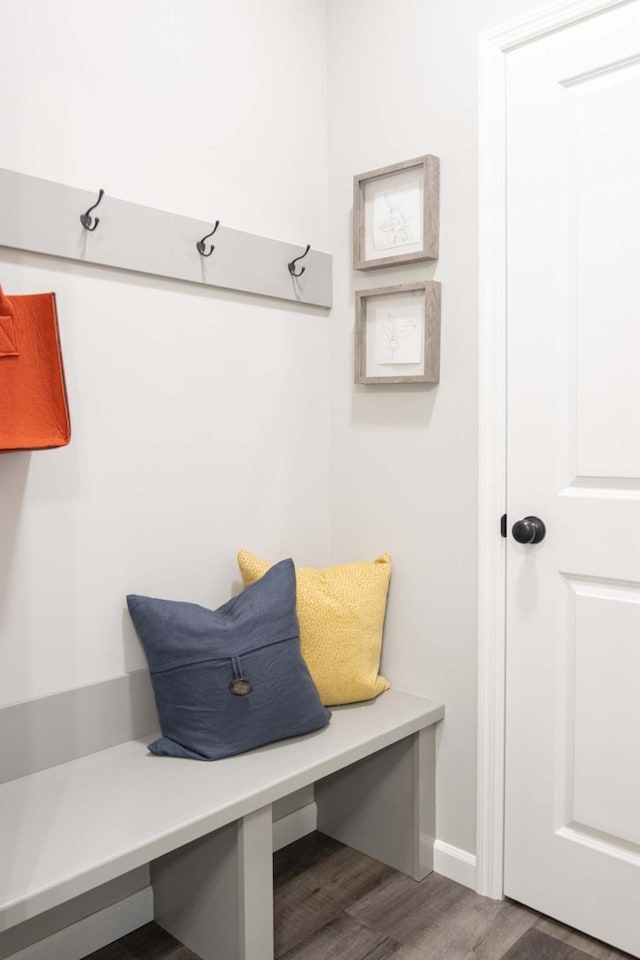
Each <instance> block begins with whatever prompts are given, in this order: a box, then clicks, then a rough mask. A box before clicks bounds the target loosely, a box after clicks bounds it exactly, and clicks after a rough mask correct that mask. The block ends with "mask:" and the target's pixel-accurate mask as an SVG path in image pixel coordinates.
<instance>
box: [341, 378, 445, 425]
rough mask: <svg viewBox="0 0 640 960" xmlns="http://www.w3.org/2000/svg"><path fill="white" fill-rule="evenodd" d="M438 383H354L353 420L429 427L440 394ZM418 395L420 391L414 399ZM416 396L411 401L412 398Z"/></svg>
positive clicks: (367, 422)
mask: <svg viewBox="0 0 640 960" xmlns="http://www.w3.org/2000/svg"><path fill="white" fill-rule="evenodd" d="M438 386H439V384H437V383H384V384H376V383H373V384H367V385H363V386H360V385H354V387H353V391H354V392H353V400H352V408H351V411H352V422H353V423H355V424H361V425H368V424H371V425H374V426H376V427H385V426H387V427H395V426H417V427H427V426H428V425H429V422H430V420H431V415H432V413H433V408H434V405H435V403H436V400H437V397H438ZM415 394H420V395H421V398H422V399H420V400H419V402H415ZM411 395H414V396H413V399H411V400H409V397H410V396H411Z"/></svg>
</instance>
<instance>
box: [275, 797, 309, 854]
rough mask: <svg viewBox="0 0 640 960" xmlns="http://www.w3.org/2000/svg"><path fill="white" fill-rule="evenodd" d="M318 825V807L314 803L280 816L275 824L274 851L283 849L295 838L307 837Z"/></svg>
mask: <svg viewBox="0 0 640 960" xmlns="http://www.w3.org/2000/svg"><path fill="white" fill-rule="evenodd" d="M317 826H318V807H317V806H316V804H315V802H314V803H307V804H305V806H304V807H300V809H299V810H294V811H293V813H288V814H287V815H286V816H285V817H280V819H279V820H275V821H274V824H273V852H274V853H275V852H276V850H281V849H282V848H283V847H286V846H288V844H290V843H293V841H294V840H299V839H300V838H301V837H306V835H307V834H308V833H313V831H314V830H315V829H317Z"/></svg>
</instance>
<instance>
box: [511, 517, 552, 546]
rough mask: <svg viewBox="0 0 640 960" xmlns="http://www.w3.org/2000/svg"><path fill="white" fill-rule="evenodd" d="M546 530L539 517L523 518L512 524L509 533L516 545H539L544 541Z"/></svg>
mask: <svg viewBox="0 0 640 960" xmlns="http://www.w3.org/2000/svg"><path fill="white" fill-rule="evenodd" d="M546 532H547V529H546V527H545V525H544V523H543V522H542V520H541V519H540V517H525V518H524V520H518V522H517V523H514V525H513V528H512V530H511V533H512V534H513V539H514V540H517V541H518V543H540V541H541V540H544V538H545V534H546Z"/></svg>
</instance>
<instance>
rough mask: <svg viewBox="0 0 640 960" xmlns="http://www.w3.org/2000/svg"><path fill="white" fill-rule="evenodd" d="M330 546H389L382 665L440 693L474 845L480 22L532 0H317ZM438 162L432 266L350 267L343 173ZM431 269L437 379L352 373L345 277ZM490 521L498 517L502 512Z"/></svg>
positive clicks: (347, 186)
mask: <svg viewBox="0 0 640 960" xmlns="http://www.w3.org/2000/svg"><path fill="white" fill-rule="evenodd" d="M328 3H329V67H330V69H329V174H330V177H329V191H330V192H329V195H330V216H331V220H330V226H331V250H332V253H333V254H334V258H335V260H334V266H335V283H334V295H335V308H334V311H333V315H332V322H331V371H332V382H331V389H332V396H331V441H332V455H331V552H332V557H333V559H334V560H336V561H337V560H341V561H346V560H349V559H356V558H360V557H372V558H373V557H375V556H376V555H377V554H379V553H380V552H382V551H383V550H388V551H389V552H390V553H391V555H392V559H393V574H392V582H391V594H390V601H389V608H388V615H387V623H386V633H385V637H386V643H385V649H384V661H383V665H384V669H385V670H386V671H387V673H388V675H389V676H390V678H391V679H392V680H393V682H394V683H395V684H396V685H398V686H400V687H403V688H405V689H407V690H412V691H414V692H416V693H421V694H424V695H426V696H432V697H435V698H438V699H443V700H444V701H445V702H446V710H447V716H446V720H445V723H444V724H443V725H442V726H441V731H440V741H439V754H438V826H437V836H438V839H439V840H440V841H444V842H445V843H448V844H451V845H453V846H455V847H458V848H462V849H463V850H465V851H471V852H473V851H474V850H475V806H476V796H475V789H476V787H475V780H476V682H477V671H476V602H477V599H476V583H477V559H476V551H477V538H476V528H477V516H476V514H477V435H478V423H477V415H476V406H477V325H478V324H477V315H478V295H477V288H478V275H477V262H478V243H477V219H478V195H477V192H478V191H477V176H478V172H477V134H478V130H477V128H478V104H477V69H478V64H477V48H478V33H479V32H480V31H481V30H485V29H488V28H489V27H491V26H494V25H497V24H499V23H502V22H504V21H506V20H508V19H510V18H514V17H519V16H522V15H523V14H525V13H526V12H528V11H531V10H533V9H534V8H536V7H539V6H541V4H540V3H536V2H535V0H477V2H476V0H393V2H391V0H348V2H344V0H328ZM424 153H434V154H436V155H437V156H439V157H440V160H441V216H440V223H441V229H440V260H439V261H438V263H437V264H432V265H429V264H426V265H424V264H423V265H413V266H411V267H405V268H386V269H379V270H375V271H368V272H367V273H358V272H356V273H354V272H353V271H352V269H351V207H352V177H353V175H354V174H357V173H363V172H364V171H366V170H371V169H374V168H376V167H380V166H384V165H386V164H390V163H395V162H397V161H400V160H407V159H409V158H410V157H415V156H419V155H421V154H424ZM418 278H420V279H437V280H440V281H441V282H442V365H441V382H440V384H439V385H438V386H422V385H400V386H373V387H372V386H366V387H355V386H354V385H353V347H352V342H353V325H354V308H353V290H354V289H365V288H371V287H378V286H386V285H388V284H391V283H401V282H408V281H411V280H415V279H418ZM498 521H499V518H498V517H496V523H497V522H498Z"/></svg>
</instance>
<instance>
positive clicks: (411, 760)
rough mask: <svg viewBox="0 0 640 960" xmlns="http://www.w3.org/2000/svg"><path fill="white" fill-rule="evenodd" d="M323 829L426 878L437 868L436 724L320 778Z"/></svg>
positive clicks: (416, 876)
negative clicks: (435, 847)
mask: <svg viewBox="0 0 640 960" xmlns="http://www.w3.org/2000/svg"><path fill="white" fill-rule="evenodd" d="M315 796H316V803H317V806H318V830H320V831H321V832H322V833H326V834H327V835H328V836H330V837H333V838H334V839H336V840H340V841H341V842H342V843H346V844H347V845H348V846H350V847H353V848H354V849H355V850H360V851H361V852H362V853H366V854H368V855H369V856H370V857H373V858H374V859H375V860H380V861H381V862H382V863H386V864H388V865H389V866H391V867H394V868H395V869H396V870H401V871H402V872H403V873H406V874H408V875H409V876H411V877H414V879H416V880H422V879H423V878H424V877H426V876H427V874H429V873H431V872H432V870H433V840H434V836H435V727H434V726H430V727H427V728H426V729H424V730H421V731H420V732H419V733H416V734H413V735H412V736H410V737H407V738H405V739H404V740H400V741H399V742H398V743H394V744H392V745H391V746H390V747H386V748H385V749H384V750H380V751H378V753H374V754H372V755H371V756H370V757H366V758H365V759H364V760H360V761H359V762H358V763H355V764H352V765H351V766H350V767H346V768H345V769H344V770H340V771H338V773H334V774H331V776H329V777H325V778H324V779H323V780H319V781H318V782H317V783H316V793H315Z"/></svg>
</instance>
